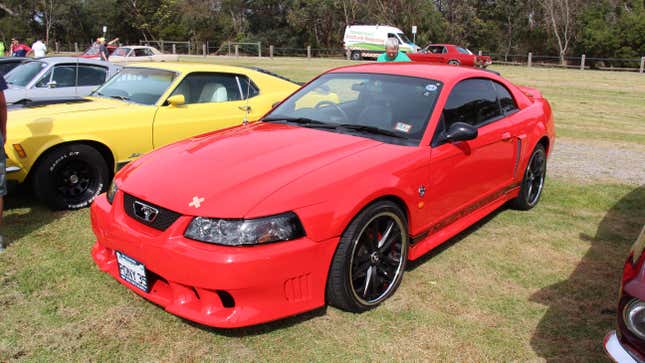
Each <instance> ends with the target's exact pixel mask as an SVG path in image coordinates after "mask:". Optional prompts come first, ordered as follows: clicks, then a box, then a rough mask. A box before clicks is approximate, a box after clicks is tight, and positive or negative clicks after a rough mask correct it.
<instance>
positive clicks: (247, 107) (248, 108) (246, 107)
mask: <svg viewBox="0 0 645 363" xmlns="http://www.w3.org/2000/svg"><path fill="white" fill-rule="evenodd" d="M238 108H239V109H240V110H242V111H245V112H251V106H249V105H243V106H239V107H238Z"/></svg>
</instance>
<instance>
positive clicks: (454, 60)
mask: <svg viewBox="0 0 645 363" xmlns="http://www.w3.org/2000/svg"><path fill="white" fill-rule="evenodd" d="M448 64H452V65H453V66H458V65H461V62H459V61H458V60H456V59H451V60H449V61H448Z"/></svg>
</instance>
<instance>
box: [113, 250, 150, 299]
mask: <svg viewBox="0 0 645 363" xmlns="http://www.w3.org/2000/svg"><path fill="white" fill-rule="evenodd" d="M116 261H117V263H118V264H119V275H120V276H121V278H122V279H124V280H125V281H127V282H129V283H131V284H132V285H134V286H136V287H137V288H139V289H141V290H143V291H145V292H148V278H147V277H146V266H144V264H142V263H141V262H139V261H137V260H135V259H133V258H132V257H128V256H126V255H124V254H123V253H121V252H119V251H117V252H116Z"/></svg>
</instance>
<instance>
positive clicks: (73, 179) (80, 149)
mask: <svg viewBox="0 0 645 363" xmlns="http://www.w3.org/2000/svg"><path fill="white" fill-rule="evenodd" d="M32 181H33V183H32V185H33V188H34V193H35V194H36V196H37V197H38V199H40V200H41V201H43V202H44V203H46V204H47V205H48V206H49V207H50V208H51V209H54V210H60V209H79V208H84V207H87V206H89V205H90V203H92V201H93V200H94V198H96V196H97V195H99V194H100V193H101V192H103V191H104V190H105V188H106V186H107V184H108V181H109V171H108V166H107V164H106V162H105V159H103V156H101V153H100V152H98V151H97V150H96V149H94V148H93V147H91V146H88V145H84V144H69V145H63V146H60V147H57V148H55V149H53V150H51V151H49V152H48V153H47V154H46V155H45V156H44V157H43V158H42V159H41V160H39V162H38V164H37V165H36V169H35V170H34V174H33V180H32Z"/></svg>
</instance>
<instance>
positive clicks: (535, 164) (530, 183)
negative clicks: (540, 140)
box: [510, 144, 546, 210]
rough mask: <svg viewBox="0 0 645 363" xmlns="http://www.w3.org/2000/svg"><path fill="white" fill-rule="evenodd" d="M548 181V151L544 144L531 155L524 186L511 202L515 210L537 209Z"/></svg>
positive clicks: (538, 146)
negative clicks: (546, 180)
mask: <svg viewBox="0 0 645 363" xmlns="http://www.w3.org/2000/svg"><path fill="white" fill-rule="evenodd" d="M545 179H546V151H545V149H544V146H543V145H542V144H538V145H537V146H536V147H535V150H533V153H532V154H531V158H530V159H529V162H528V165H527V166H526V170H525V171H524V177H523V178H522V184H521V187H520V194H519V195H518V196H517V197H516V198H515V199H513V200H511V201H510V206H511V208H513V209H518V210H529V209H531V208H533V207H535V206H536V205H537V204H538V202H539V201H540V197H541V196H542V189H543V188H544V180H545Z"/></svg>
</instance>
